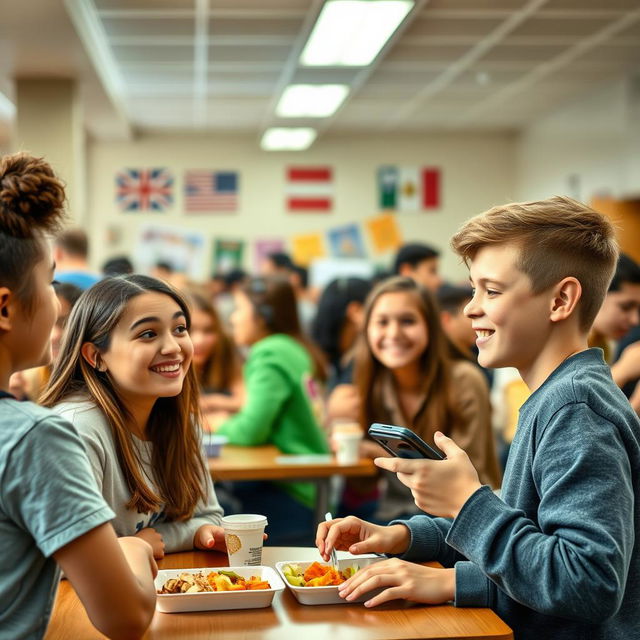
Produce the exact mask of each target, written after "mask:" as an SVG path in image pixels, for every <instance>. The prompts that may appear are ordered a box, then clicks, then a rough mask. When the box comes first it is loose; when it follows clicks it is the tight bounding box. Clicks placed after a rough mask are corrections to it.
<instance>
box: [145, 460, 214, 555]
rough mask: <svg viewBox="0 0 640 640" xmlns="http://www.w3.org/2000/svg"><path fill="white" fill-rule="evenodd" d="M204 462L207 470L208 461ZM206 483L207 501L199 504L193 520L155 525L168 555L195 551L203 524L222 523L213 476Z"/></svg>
mask: <svg viewBox="0 0 640 640" xmlns="http://www.w3.org/2000/svg"><path fill="white" fill-rule="evenodd" d="M204 462H205V466H204V468H205V470H206V469H207V468H208V467H207V464H206V460H205V461H204ZM206 483H207V500H206V501H203V500H201V501H200V502H199V503H198V506H197V507H196V511H195V513H194V514H193V518H191V519H189V520H185V521H184V522H158V523H156V524H154V525H153V526H154V528H155V529H156V530H157V531H158V533H160V534H161V535H162V538H163V540H164V544H165V551H166V552H167V553H173V552H175V551H188V550H190V549H193V538H194V536H195V535H196V531H197V530H198V529H199V528H200V527H201V526H202V525H203V524H216V525H219V524H220V522H221V521H222V516H223V510H222V507H221V506H220V503H219V502H218V498H217V496H216V492H215V489H214V488H213V482H212V481H211V476H209V475H207V478H206Z"/></svg>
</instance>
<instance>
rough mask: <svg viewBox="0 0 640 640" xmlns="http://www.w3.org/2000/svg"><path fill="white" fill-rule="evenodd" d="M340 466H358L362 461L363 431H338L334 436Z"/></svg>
mask: <svg viewBox="0 0 640 640" xmlns="http://www.w3.org/2000/svg"><path fill="white" fill-rule="evenodd" d="M332 437H333V441H334V443H335V447H336V460H337V461H338V464H343V465H348V464H356V462H358V460H359V459H360V440H362V432H361V431H342V432H341V431H338V432H337V433H334V434H333V436H332Z"/></svg>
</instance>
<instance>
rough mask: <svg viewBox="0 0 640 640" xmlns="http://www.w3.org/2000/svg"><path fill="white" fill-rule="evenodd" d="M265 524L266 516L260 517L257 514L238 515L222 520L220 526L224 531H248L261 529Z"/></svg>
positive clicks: (225, 517)
mask: <svg viewBox="0 0 640 640" xmlns="http://www.w3.org/2000/svg"><path fill="white" fill-rule="evenodd" d="M267 524H268V522H267V516H261V515H258V514H257V513H238V514H235V515H232V516H224V517H223V518H222V526H223V527H224V528H225V529H236V530H238V529H239V530H243V531H245V530H246V531H248V530H251V529H263V528H264V527H265V526H266V525H267Z"/></svg>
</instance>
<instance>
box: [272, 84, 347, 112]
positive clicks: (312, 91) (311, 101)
mask: <svg viewBox="0 0 640 640" xmlns="http://www.w3.org/2000/svg"><path fill="white" fill-rule="evenodd" d="M347 93H349V87H348V86H347V85H346V84H292V85H290V86H288V87H287V88H286V89H285V90H284V93H283V94H282V97H281V98H280V102H278V106H277V107H276V114H277V115H279V116H280V117H282V118H305V117H308V118H326V117H328V116H331V115H333V114H334V113H335V112H336V110H337V109H338V107H339V106H340V105H341V104H342V102H343V101H344V99H345V98H346V97H347Z"/></svg>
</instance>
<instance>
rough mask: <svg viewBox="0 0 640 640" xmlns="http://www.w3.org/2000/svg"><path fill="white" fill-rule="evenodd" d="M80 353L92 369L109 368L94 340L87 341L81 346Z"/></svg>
mask: <svg viewBox="0 0 640 640" xmlns="http://www.w3.org/2000/svg"><path fill="white" fill-rule="evenodd" d="M80 353H81V354H82V357H83V358H84V359H85V360H86V361H87V362H88V363H89V366H90V367H91V368H92V369H97V370H98V371H106V370H107V368H106V366H105V364H104V362H103V361H102V358H101V357H100V352H99V351H98V349H97V348H96V345H95V344H93V342H85V343H84V344H83V345H82V347H80Z"/></svg>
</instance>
